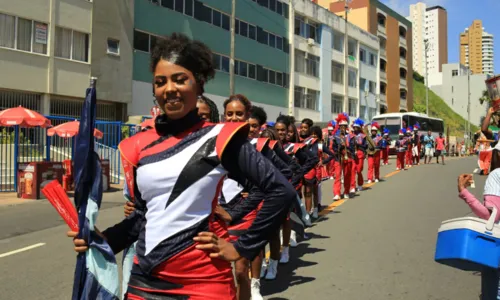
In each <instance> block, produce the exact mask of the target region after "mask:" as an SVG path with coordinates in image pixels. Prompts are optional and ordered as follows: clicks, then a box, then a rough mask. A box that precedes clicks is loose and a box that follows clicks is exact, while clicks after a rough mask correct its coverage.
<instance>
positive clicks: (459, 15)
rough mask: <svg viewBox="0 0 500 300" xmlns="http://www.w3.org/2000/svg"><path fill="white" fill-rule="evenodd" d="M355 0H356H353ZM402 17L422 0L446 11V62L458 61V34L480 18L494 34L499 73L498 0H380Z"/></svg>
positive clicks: (499, 22) (486, 28) (499, 17)
mask: <svg viewBox="0 0 500 300" xmlns="http://www.w3.org/2000/svg"><path fill="white" fill-rule="evenodd" d="M353 1H356V0H353ZM381 1H382V2H383V3H385V4H386V5H387V6H389V7H390V8H392V9H394V10H395V11H397V12H399V13H400V14H401V15H403V16H404V17H407V16H408V15H409V10H410V4H415V3H417V2H424V3H426V4H427V5H428V6H433V5H440V6H442V7H444V8H445V9H446V11H447V12H448V62H451V63H453V62H458V58H459V54H460V53H459V35H460V33H461V32H463V31H464V29H465V28H467V27H469V26H470V25H471V24H472V21H473V20H474V19H481V20H482V21H483V27H484V29H485V30H486V32H488V33H491V34H493V35H494V43H495V45H494V47H495V48H494V50H495V53H494V55H495V74H499V73H500V53H499V52H497V49H498V43H499V39H500V26H499V24H500V20H499V19H500V0H421V1H419V0H381Z"/></svg>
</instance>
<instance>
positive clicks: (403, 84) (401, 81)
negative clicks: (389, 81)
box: [399, 78, 406, 87]
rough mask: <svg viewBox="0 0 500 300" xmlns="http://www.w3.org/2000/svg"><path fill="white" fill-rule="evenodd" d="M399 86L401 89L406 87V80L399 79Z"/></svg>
mask: <svg viewBox="0 0 500 300" xmlns="http://www.w3.org/2000/svg"><path fill="white" fill-rule="evenodd" d="M399 85H400V86H401V87H406V78H399Z"/></svg>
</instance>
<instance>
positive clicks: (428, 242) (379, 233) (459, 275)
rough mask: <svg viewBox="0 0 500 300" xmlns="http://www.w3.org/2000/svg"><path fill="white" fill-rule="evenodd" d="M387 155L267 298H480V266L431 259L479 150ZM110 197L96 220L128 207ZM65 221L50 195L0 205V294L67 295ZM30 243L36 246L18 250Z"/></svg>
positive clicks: (266, 287) (71, 259)
mask: <svg viewBox="0 0 500 300" xmlns="http://www.w3.org/2000/svg"><path fill="white" fill-rule="evenodd" d="M391 163H392V165H389V166H383V167H382V176H386V175H388V176H389V177H388V178H385V179H384V181H382V182H380V183H377V184H374V185H372V186H369V187H368V186H367V189H365V191H363V192H360V193H358V195H357V196H356V197H354V198H351V199H349V200H347V201H345V202H344V201H340V202H337V203H336V204H335V205H331V206H330V208H329V210H327V211H325V212H324V216H323V217H322V218H320V219H319V220H318V222H317V223H316V224H315V225H314V226H313V227H312V228H310V229H309V231H308V232H309V234H310V235H311V236H312V239H311V240H308V241H304V242H302V243H301V244H299V246H298V247H297V248H294V249H292V250H291V260H290V262H289V263H288V264H287V265H280V267H279V272H278V274H279V275H278V278H277V280H275V281H271V282H268V281H263V282H262V294H263V295H264V297H265V298H266V299H315V300H321V299H347V300H350V299H353V300H358V299H373V300H379V299H380V300H382V299H384V300H385V299H408V300H410V299H416V300H417V299H418V300H423V299H429V300H431V299H432V300H437V299H441V300H444V299H454V300H461V299H463V300H470V299H477V298H478V294H479V286H480V281H479V277H478V276H477V274H473V273H470V272H463V271H459V270H455V269H452V268H450V267H446V266H443V265H440V264H438V263H436V262H434V250H435V243H436V235H437V229H438V228H439V225H440V223H441V221H443V220H446V219H450V218H455V217H460V216H464V215H467V214H470V209H469V208H468V206H467V205H466V204H465V203H464V202H463V201H462V200H460V199H459V198H458V197H457V187H456V179H457V176H458V175H459V174H460V173H471V172H472V171H473V169H474V168H475V167H476V165H477V163H476V160H475V158H466V159H453V160H448V161H447V164H446V165H445V166H442V165H436V164H435V163H434V164H431V165H421V166H416V167H413V168H411V169H410V170H408V171H401V172H398V173H396V172H394V170H395V165H394V161H391ZM365 174H366V166H365ZM475 180H476V189H474V190H471V191H472V192H473V193H474V194H476V196H478V197H479V196H481V193H482V187H483V185H484V180H485V177H484V176H475ZM331 184H332V182H331V181H327V182H325V183H323V185H322V193H323V205H329V204H330V203H331V199H332V197H333V195H332V187H331ZM104 199H105V200H104V201H105V202H104V204H103V207H102V209H101V212H100V215H99V220H98V225H99V226H98V227H99V228H106V227H107V226H109V225H112V224H114V223H116V222H117V221H119V220H120V219H121V218H122V216H123V210H122V205H123V203H124V200H123V198H122V197H121V193H120V192H115V193H108V194H106V195H105V197H104ZM335 206H336V207H335ZM67 230H68V228H67V226H66V225H65V224H64V223H63V221H62V220H61V219H60V218H59V217H58V215H57V213H56V212H55V211H54V209H53V208H52V207H51V206H50V204H48V203H47V202H46V201H39V202H36V203H29V204H22V205H16V206H4V207H0V270H2V271H3V272H0V291H1V292H0V299H69V298H70V297H71V288H72V283H73V272H74V264H75V257H76V255H75V253H74V252H73V250H72V243H71V240H70V239H69V238H66V237H65V233H66V231H67ZM26 247H32V248H31V249H29V250H25V251H20V252H16V251H19V250H20V249H21V250H22V249H24V248H26ZM13 251H14V252H13ZM118 259H119V260H121V258H118Z"/></svg>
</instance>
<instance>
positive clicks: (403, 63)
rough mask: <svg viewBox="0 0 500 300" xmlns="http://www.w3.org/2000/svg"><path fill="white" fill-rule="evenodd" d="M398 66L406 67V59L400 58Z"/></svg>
mask: <svg viewBox="0 0 500 300" xmlns="http://www.w3.org/2000/svg"><path fill="white" fill-rule="evenodd" d="M399 64H400V65H402V66H405V67H406V58H404V57H400V58H399Z"/></svg>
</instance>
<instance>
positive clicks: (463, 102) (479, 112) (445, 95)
mask: <svg viewBox="0 0 500 300" xmlns="http://www.w3.org/2000/svg"><path fill="white" fill-rule="evenodd" d="M468 72H470V70H469V69H468V68H467V67H466V66H464V65H462V64H458V63H455V64H444V65H443V71H442V72H441V73H439V74H438V75H439V76H441V78H440V80H439V82H441V83H440V84H437V85H433V86H431V90H432V91H434V92H435V93H436V94H437V95H439V96H440V97H441V98H442V99H443V100H444V101H445V102H446V104H448V106H449V107H451V108H452V109H453V111H455V112H456V113H457V114H459V115H461V116H462V117H464V118H465V119H467V116H468V112H467V109H468V104H469V97H468V96H467V95H468V94H469V93H470V122H471V124H474V125H476V126H480V125H481V117H484V116H485V115H486V111H487V109H488V103H483V104H482V105H481V104H479V98H481V96H482V95H483V91H484V90H486V83H485V81H486V79H487V78H488V77H489V76H488V75H486V74H472V72H470V74H469V76H467V75H468Z"/></svg>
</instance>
